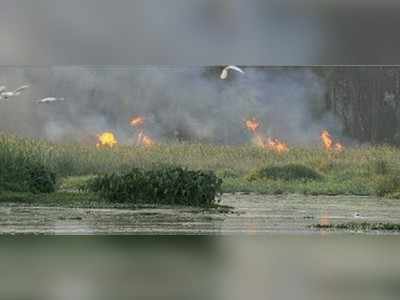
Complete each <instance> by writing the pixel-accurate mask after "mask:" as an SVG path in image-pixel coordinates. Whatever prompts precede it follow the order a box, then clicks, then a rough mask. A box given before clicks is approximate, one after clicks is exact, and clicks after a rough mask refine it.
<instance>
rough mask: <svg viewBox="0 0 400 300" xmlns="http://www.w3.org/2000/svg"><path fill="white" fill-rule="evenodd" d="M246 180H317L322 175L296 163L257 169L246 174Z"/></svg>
mask: <svg viewBox="0 0 400 300" xmlns="http://www.w3.org/2000/svg"><path fill="white" fill-rule="evenodd" d="M247 178H248V180H250V181H253V180H260V179H273V180H286V181H292V180H319V179H321V178H322V176H321V175H320V174H319V173H318V172H316V171H314V170H313V169H311V168H309V167H306V166H303V165H297V164H288V165H284V166H271V167H266V168H262V169H258V170H256V171H254V172H252V173H250V174H249V175H248V176H247Z"/></svg>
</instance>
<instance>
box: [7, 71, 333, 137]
mask: <svg viewBox="0 0 400 300" xmlns="http://www.w3.org/2000/svg"><path fill="white" fill-rule="evenodd" d="M221 70H222V68H221V67H186V68H170V67H150V66H149V67H118V68H117V67H114V68H111V67H109V68H106V67H53V68H17V69H15V68H14V69H13V68H3V69H1V70H0V80H1V81H0V82H1V83H2V84H5V85H7V86H9V87H10V88H14V87H17V86H19V85H21V84H29V85H31V89H29V90H28V91H26V93H25V94H24V95H22V96H21V97H19V98H14V99H11V100H10V101H9V102H1V103H0V129H1V130H7V131H11V132H15V133H17V134H22V135H26V136H34V137H43V138H47V139H50V140H53V141H60V140H66V139H67V140H74V141H80V142H85V141H88V142H92V140H93V139H94V138H95V136H96V134H98V133H100V132H102V131H112V132H114V133H115V134H116V135H117V137H118V140H119V141H120V142H123V143H127V144H130V143H133V141H134V137H135V135H136V134H137V133H138V132H137V131H135V129H134V128H132V127H131V126H130V124H129V120H130V118H131V117H132V116H134V115H143V116H144V117H145V119H146V121H145V132H146V133H147V134H148V135H150V136H151V137H153V138H156V139H157V140H161V141H167V140H171V139H181V140H192V141H206V142H213V143H224V144H237V143H243V142H247V141H249V133H248V132H247V130H246V128H245V127H244V120H245V119H247V118H250V117H256V118H258V119H259V120H260V121H261V122H262V130H263V131H264V132H265V133H267V134H268V135H270V136H273V137H278V138H280V139H283V140H285V141H287V142H290V143H296V144H302V143H310V142H315V141H317V140H318V139H319V133H320V131H321V129H323V128H329V129H332V128H337V125H338V124H337V123H336V122H335V120H334V118H332V116H330V115H329V114H327V113H324V109H323V108H324V105H323V104H324V92H325V87H324V82H323V79H322V78H320V77H318V76H317V75H316V74H315V73H314V72H313V71H312V70H311V69H308V68H262V67H246V68H244V70H245V74H244V75H242V74H239V73H237V72H231V73H230V74H229V77H228V79H227V80H221V79H219V74H220V72H221ZM43 97H63V98H65V101H63V102H58V103H49V104H36V103H34V100H37V99H40V98H43Z"/></svg>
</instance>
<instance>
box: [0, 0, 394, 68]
mask: <svg viewBox="0 0 400 300" xmlns="http://www.w3.org/2000/svg"><path fill="white" fill-rule="evenodd" d="M377 2H379V3H377ZM321 3H322V1H316V0H303V1H300V0H297V1H294V0H280V1H264V0H249V1H240V0H169V1H163V0H113V1H109V0H68V1H66V0H34V1H32V0H17V1H16V0H2V1H1V7H0V44H1V46H0V64H2V65H15V64H17V65H21V64H23V65H54V64H57V65H71V64H72V65H81V64H85V65H114V64H118V65H119V64H130V65H132V64H133V65H138V64H140V65H143V64H152V65H159V64H163V65H165V64H167V65H213V64H227V63H234V64H242V65H244V64H247V65H248V64H250V65H260V64H261V65H266V64H273V65H280V64H291V65H293V64H294V65H299V64H300V65H304V64H305V65H307V64H380V63H385V64H393V63H400V60H399V59H398V58H399V53H400V51H398V50H400V49H399V48H400V40H399V39H398V37H397V33H396V32H395V31H396V30H397V28H399V25H400V18H398V11H399V8H400V4H399V2H398V1H397V2H395V1H389V0H384V1H369V0H364V1H360V0H352V1H343V0H339V1H324V2H323V3H324V4H321Z"/></svg>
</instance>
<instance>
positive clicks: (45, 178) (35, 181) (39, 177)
mask: <svg viewBox="0 0 400 300" xmlns="http://www.w3.org/2000/svg"><path fill="white" fill-rule="evenodd" d="M28 173H29V181H28V182H29V191H30V192H32V193H52V192H54V191H55V189H56V188H55V186H56V176H55V174H54V173H53V172H51V171H49V170H48V169H47V168H46V167H44V166H43V165H41V164H37V165H32V166H30V167H29V170H28Z"/></svg>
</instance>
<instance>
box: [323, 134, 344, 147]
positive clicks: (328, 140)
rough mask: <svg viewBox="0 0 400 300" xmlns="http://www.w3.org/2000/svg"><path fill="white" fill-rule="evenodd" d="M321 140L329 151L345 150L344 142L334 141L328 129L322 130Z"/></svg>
mask: <svg viewBox="0 0 400 300" xmlns="http://www.w3.org/2000/svg"><path fill="white" fill-rule="evenodd" d="M321 140H322V144H323V146H324V148H325V150H327V151H336V152H342V151H343V150H344V146H343V145H342V144H340V143H336V142H334V140H333V138H332V136H331V134H330V133H329V132H328V130H323V131H322V133H321Z"/></svg>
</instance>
